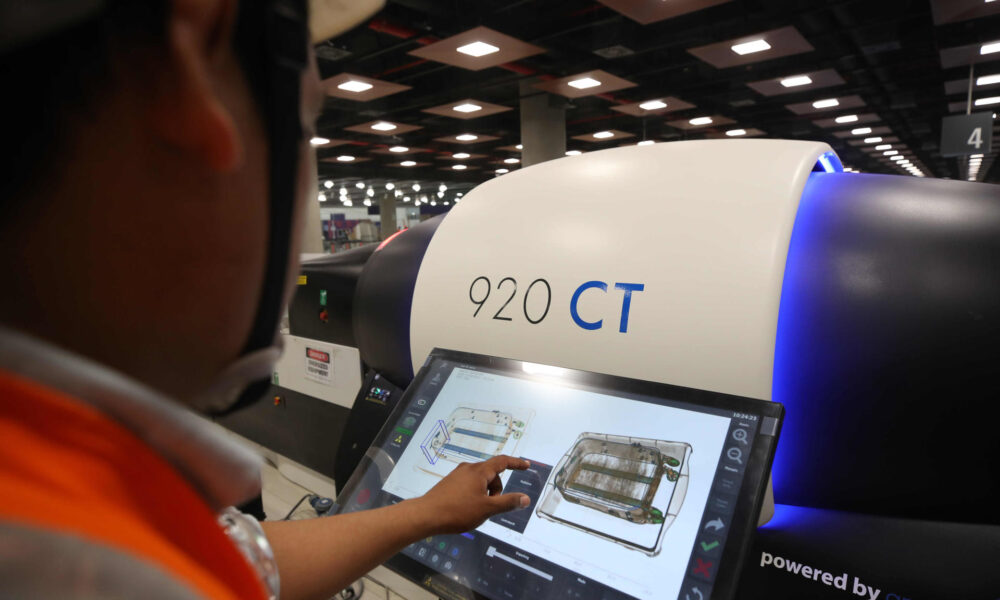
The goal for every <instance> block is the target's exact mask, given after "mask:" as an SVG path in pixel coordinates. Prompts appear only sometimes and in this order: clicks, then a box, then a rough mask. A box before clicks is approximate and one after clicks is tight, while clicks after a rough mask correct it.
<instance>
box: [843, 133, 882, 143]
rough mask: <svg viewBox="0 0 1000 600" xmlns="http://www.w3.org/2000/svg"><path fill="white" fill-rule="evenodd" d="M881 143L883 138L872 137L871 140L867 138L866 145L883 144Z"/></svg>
mask: <svg viewBox="0 0 1000 600" xmlns="http://www.w3.org/2000/svg"><path fill="white" fill-rule="evenodd" d="M851 133H854V132H853V131H852V132H851ZM881 141H882V138H881V137H870V138H865V143H866V144H877V143H879V142H881Z"/></svg>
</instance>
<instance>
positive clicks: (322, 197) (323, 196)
mask: <svg viewBox="0 0 1000 600" xmlns="http://www.w3.org/2000/svg"><path fill="white" fill-rule="evenodd" d="M317 197H318V198H319V201H320V202H326V194H324V193H323V192H320V193H319V196H317Z"/></svg>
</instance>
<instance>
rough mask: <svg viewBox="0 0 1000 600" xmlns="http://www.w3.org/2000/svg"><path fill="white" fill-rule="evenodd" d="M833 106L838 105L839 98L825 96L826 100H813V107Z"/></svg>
mask: <svg viewBox="0 0 1000 600" xmlns="http://www.w3.org/2000/svg"><path fill="white" fill-rule="evenodd" d="M833 106H840V100H837V99H836V98H827V99H826V100H817V101H815V102H813V108H830V107H833Z"/></svg>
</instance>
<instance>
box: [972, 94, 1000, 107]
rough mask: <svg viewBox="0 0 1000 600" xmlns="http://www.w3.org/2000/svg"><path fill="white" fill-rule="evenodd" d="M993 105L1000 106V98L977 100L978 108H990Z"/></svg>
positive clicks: (992, 97)
mask: <svg viewBox="0 0 1000 600" xmlns="http://www.w3.org/2000/svg"><path fill="white" fill-rule="evenodd" d="M991 104H1000V96H991V97H989V98H980V99H979V100H976V106H989V105H991Z"/></svg>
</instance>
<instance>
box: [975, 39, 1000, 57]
mask: <svg viewBox="0 0 1000 600" xmlns="http://www.w3.org/2000/svg"><path fill="white" fill-rule="evenodd" d="M995 52H1000V42H990V43H989V44H983V45H982V47H981V48H979V53H980V54H993V53H995Z"/></svg>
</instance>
